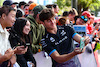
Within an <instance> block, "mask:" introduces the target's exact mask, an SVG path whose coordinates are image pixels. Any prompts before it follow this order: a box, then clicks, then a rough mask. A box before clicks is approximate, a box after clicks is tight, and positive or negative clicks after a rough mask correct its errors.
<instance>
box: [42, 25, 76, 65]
mask: <svg viewBox="0 0 100 67" xmlns="http://www.w3.org/2000/svg"><path fill="white" fill-rule="evenodd" d="M75 34H76V33H75V31H74V29H73V28H71V27H69V26H58V27H57V33H56V34H51V33H49V32H47V31H46V33H45V36H44V37H43V39H42V40H41V44H42V47H43V49H44V50H45V51H46V52H47V53H48V54H49V55H51V54H52V53H53V52H54V51H57V52H58V53H59V54H60V55H62V54H68V53H71V52H72V51H73V50H74V47H73V37H74V36H75ZM57 64H58V63H57V62H56V61H54V60H53V67H55V66H56V65H57Z"/></svg>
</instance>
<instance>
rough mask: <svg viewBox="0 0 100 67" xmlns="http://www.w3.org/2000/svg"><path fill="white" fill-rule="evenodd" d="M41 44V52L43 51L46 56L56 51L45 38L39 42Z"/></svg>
mask: <svg viewBox="0 0 100 67" xmlns="http://www.w3.org/2000/svg"><path fill="white" fill-rule="evenodd" d="M41 44H42V48H43V50H45V51H46V52H47V53H48V55H49V56H50V55H51V54H52V53H53V52H54V51H56V49H54V47H53V46H52V44H51V42H50V41H49V40H46V39H45V38H43V39H42V40H41Z"/></svg>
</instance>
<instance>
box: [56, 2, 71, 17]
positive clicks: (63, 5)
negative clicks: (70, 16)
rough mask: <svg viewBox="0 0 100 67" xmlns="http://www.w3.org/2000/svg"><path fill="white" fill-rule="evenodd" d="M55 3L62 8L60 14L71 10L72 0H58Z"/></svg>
mask: <svg viewBox="0 0 100 67" xmlns="http://www.w3.org/2000/svg"><path fill="white" fill-rule="evenodd" d="M55 3H56V4H57V5H58V6H59V8H60V11H59V15H61V14H62V12H63V11H69V10H70V9H71V0H57V2H55Z"/></svg>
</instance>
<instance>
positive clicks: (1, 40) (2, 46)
mask: <svg viewBox="0 0 100 67" xmlns="http://www.w3.org/2000/svg"><path fill="white" fill-rule="evenodd" d="M8 37H9V33H8V32H7V30H6V28H5V29H3V28H2V26H1V24H0V54H2V55H4V54H5V51H6V50H7V49H9V48H11V46H10V42H9V40H8Z"/></svg>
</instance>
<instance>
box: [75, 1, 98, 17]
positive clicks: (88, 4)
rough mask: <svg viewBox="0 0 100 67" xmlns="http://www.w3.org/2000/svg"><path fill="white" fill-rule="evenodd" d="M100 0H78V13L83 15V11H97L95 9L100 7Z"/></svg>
mask: <svg viewBox="0 0 100 67" xmlns="http://www.w3.org/2000/svg"><path fill="white" fill-rule="evenodd" d="M99 4H100V1H99V0H78V4H77V6H78V13H79V15H81V13H82V11H87V10H88V9H89V10H90V11H95V9H99V7H100V5H99Z"/></svg>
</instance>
